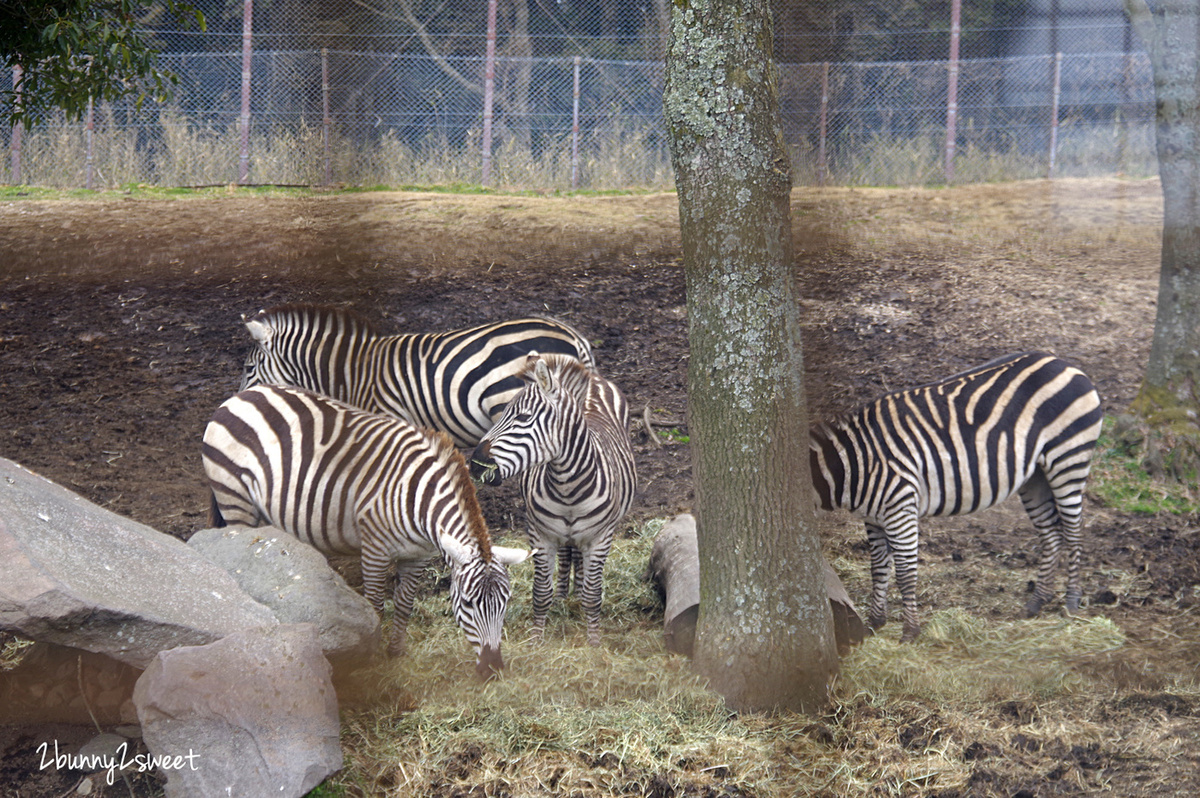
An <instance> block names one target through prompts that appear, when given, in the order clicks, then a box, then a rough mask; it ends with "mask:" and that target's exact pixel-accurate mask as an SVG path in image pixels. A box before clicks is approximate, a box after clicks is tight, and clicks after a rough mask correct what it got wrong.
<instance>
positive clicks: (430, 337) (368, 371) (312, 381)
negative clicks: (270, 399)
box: [241, 305, 594, 448]
mask: <svg viewBox="0 0 1200 798" xmlns="http://www.w3.org/2000/svg"><path fill="white" fill-rule="evenodd" d="M243 321H244V322H245V324H246V329H247V330H248V331H249V333H250V336H251V338H252V339H253V340H254V348H253V350H252V351H251V352H250V354H249V356H248V357H247V358H246V365H245V369H244V372H243V376H242V385H241V390H246V389H247V388H251V387H253V386H255V385H291V386H295V387H299V388H307V389H309V390H311V391H316V392H317V393H322V394H325V395H326V396H331V397H333V398H334V399H338V400H341V401H343V402H346V403H348V404H351V405H354V406H355V407H360V408H363V409H364V410H370V411H372V412H375V413H387V414H389V415H394V416H398V417H400V418H403V419H404V420H406V421H408V422H410V423H412V424H415V425H417V426H419V427H427V428H429V429H435V430H441V431H442V432H445V433H446V434H448V435H449V436H450V437H451V439H452V440H453V441H454V444H455V445H456V446H459V447H461V448H467V447H471V446H474V445H475V444H476V443H478V442H479V439H480V438H482V437H483V434H484V433H485V432H487V431H488V430H489V429H491V427H492V424H493V423H494V422H495V420H496V419H497V418H498V417H499V416H500V413H501V412H503V410H504V407H505V405H507V404H508V402H509V401H511V400H512V398H513V396H515V395H516V394H517V392H518V391H520V390H521V388H522V386H523V385H524V383H523V382H522V381H521V379H520V377H519V376H518V374H519V373H520V371H521V370H522V369H523V368H524V363H525V356H526V354H528V353H529V352H530V351H533V350H536V351H539V352H554V353H559V354H563V355H569V356H571V357H573V358H575V359H577V360H579V361H580V362H582V363H584V364H585V365H587V366H589V367H591V366H593V365H594V363H593V360H592V350H591V347H590V346H589V344H588V342H587V340H586V339H585V338H584V337H583V336H582V335H580V334H579V332H577V331H576V330H574V329H573V328H571V327H570V326H568V325H566V324H563V323H562V322H559V321H555V320H553V319H542V318H526V319H514V320H512V321H503V322H496V323H493V324H484V325H480V326H477V327H468V328H465V329H459V330H450V331H448V332H442V333H414V334H406V335H388V336H383V335H379V334H378V333H377V332H376V331H375V329H374V327H373V326H372V325H371V324H370V323H369V322H368V321H367V320H366V319H364V318H362V317H361V316H359V315H357V314H355V313H353V312H351V311H347V310H344V309H341V308H336V307H329V306H323V305H281V306H279V307H275V308H270V309H268V310H263V311H259V312H258V313H257V314H255V316H254V317H253V318H251V319H249V320H246V319H245V318H244V317H243Z"/></svg>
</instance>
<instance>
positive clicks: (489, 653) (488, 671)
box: [475, 645, 504, 682]
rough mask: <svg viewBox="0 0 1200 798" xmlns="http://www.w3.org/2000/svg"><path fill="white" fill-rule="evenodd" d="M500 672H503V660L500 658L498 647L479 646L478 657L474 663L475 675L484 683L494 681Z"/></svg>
mask: <svg viewBox="0 0 1200 798" xmlns="http://www.w3.org/2000/svg"><path fill="white" fill-rule="evenodd" d="M502 670H504V658H503V657H502V656H500V647H499V646H497V647H496V648H492V647H491V646H488V645H484V646H481V647H480V649H479V657H478V659H476V661H475V675H476V676H478V677H479V678H480V679H481V680H483V681H485V682H486V681H487V680H489V679H494V678H495V677H496V675H497V674H498V673H500V671H502Z"/></svg>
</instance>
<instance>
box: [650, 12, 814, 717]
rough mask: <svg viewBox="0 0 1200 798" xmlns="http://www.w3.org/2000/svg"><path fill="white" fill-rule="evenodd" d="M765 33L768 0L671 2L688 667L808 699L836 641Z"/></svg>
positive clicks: (759, 699)
mask: <svg viewBox="0 0 1200 798" xmlns="http://www.w3.org/2000/svg"><path fill="white" fill-rule="evenodd" d="M771 38H772V36H771V11H770V4H769V2H767V0H753V1H752V2H745V3H743V2H735V0H693V1H692V2H683V0H676V2H675V3H674V7H673V13H672V18H671V36H670V41H669V43H668V48H667V77H666V90H665V95H664V108H665V113H666V121H667V126H668V130H669V137H670V142H671V156H672V162H673V164H674V167H675V179H676V186H677V189H678V192H679V215H680V227H681V232H682V238H683V256H684V268H685V272H686V277H687V303H688V321H689V323H688V328H689V329H688V342H689V346H690V362H689V366H688V404H689V411H688V412H689V422H688V424H689V431H690V432H691V436H692V465H693V477H694V480H695V486H696V506H695V514H696V523H697V538H698V540H697V543H698V549H699V555H700V613H699V620H698V625H697V638H696V648H695V664H696V667H697V669H698V670H699V671H700V673H702V674H703V675H704V676H706V677H707V678H708V679H709V681H710V684H711V686H712V687H713V688H714V689H715V690H717V691H718V692H719V693H721V694H722V695H723V696H724V697H725V700H726V703H727V704H728V705H729V706H730V707H731V708H732V709H735V710H751V711H753V710H768V709H775V708H779V709H795V710H803V711H813V710H817V709H819V708H821V707H823V706H824V705H825V704H826V703H827V701H828V687H829V683H830V679H831V678H832V676H833V674H834V673H835V672H836V670H837V654H836V652H835V650H834V634H833V623H832V618H831V615H830V610H829V601H828V596H827V594H826V591H825V582H824V574H823V571H822V562H823V560H822V556H821V550H820V544H819V541H818V539H817V537H816V534H815V525H814V509H813V500H812V493H811V486H810V481H809V474H808V457H807V454H806V453H807V451H808V413H807V408H806V406H805V399H804V384H803V373H804V369H803V362H802V357H801V348H800V324H799V316H798V314H799V311H798V305H797V302H796V296H795V291H794V285H793V281H792V243H791V220H790V191H791V180H790V175H789V164H788V156H787V152H786V150H785V148H784V144H783V133H782V122H781V119H780V114H779V103H778V86H777V79H776V72H775V68H774V65H773V63H772V61H771Z"/></svg>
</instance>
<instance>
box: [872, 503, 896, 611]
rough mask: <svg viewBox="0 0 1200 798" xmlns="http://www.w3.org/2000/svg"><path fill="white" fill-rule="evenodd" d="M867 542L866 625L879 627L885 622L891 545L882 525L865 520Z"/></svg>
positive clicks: (890, 565)
mask: <svg viewBox="0 0 1200 798" xmlns="http://www.w3.org/2000/svg"><path fill="white" fill-rule="evenodd" d="M867 543H868V544H869V545H870V547H871V607H870V610H869V612H868V613H867V625H868V626H870V627H871V628H872V629H881V628H882V627H883V625H884V624H886V623H887V594H888V580H889V579H890V578H891V570H892V547H891V544H890V543H888V539H887V534H886V533H885V532H884V529H883V527H881V526H879V525H877V524H872V523H871V522H869V521H868V522H867Z"/></svg>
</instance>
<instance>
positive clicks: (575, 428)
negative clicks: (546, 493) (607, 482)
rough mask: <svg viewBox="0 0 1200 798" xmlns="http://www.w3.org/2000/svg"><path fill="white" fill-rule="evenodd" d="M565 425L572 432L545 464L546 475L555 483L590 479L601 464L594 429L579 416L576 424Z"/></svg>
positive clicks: (568, 483)
mask: <svg viewBox="0 0 1200 798" xmlns="http://www.w3.org/2000/svg"><path fill="white" fill-rule="evenodd" d="M581 416H582V414H581ZM567 426H568V429H569V430H570V431H571V432H573V433H574V434H571V435H569V436H568V437H567V438H566V440H564V441H563V445H562V447H561V448H560V449H559V452H558V455H557V456H556V457H555V458H554V459H553V460H551V461H550V462H548V463H547V464H546V476H547V477H548V479H549V481H551V482H553V483H554V484H556V485H577V484H578V483H580V482H582V481H584V480H588V479H591V478H592V477H593V476H594V475H595V474H596V472H597V471H599V470H600V468H601V466H602V465H603V461H602V455H601V446H600V445H599V442H598V441H597V440H596V437H595V431H594V430H592V429H590V428H589V427H588V425H587V423H586V422H585V421H584V419H583V418H582V417H581V418H580V419H579V423H578V424H574V423H572V424H568V425H567Z"/></svg>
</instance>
